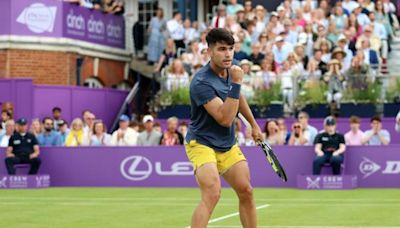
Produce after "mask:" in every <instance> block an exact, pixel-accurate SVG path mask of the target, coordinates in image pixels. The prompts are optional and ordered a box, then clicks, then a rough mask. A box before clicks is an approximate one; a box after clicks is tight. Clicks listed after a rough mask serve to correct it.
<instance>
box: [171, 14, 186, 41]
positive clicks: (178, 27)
mask: <svg viewBox="0 0 400 228" xmlns="http://www.w3.org/2000/svg"><path fill="white" fill-rule="evenodd" d="M167 29H168V32H169V35H170V37H171V38H172V40H173V41H174V42H175V46H176V48H185V42H184V38H185V29H184V28H183V24H182V15H181V14H180V13H179V12H175V13H174V17H173V18H172V19H171V20H169V21H168V22H167Z"/></svg>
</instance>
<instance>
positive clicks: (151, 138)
mask: <svg viewBox="0 0 400 228" xmlns="http://www.w3.org/2000/svg"><path fill="white" fill-rule="evenodd" d="M143 125H144V131H142V132H141V133H140V134H139V136H138V142H137V145H138V146H156V145H159V144H160V140H161V132H158V131H156V130H155V129H154V118H153V116H151V115H145V116H144V117H143Z"/></svg>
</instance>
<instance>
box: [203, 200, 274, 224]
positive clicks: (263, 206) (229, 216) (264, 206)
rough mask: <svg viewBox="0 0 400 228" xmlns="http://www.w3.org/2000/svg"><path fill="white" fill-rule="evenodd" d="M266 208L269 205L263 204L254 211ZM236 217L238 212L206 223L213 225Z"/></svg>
mask: <svg viewBox="0 0 400 228" xmlns="http://www.w3.org/2000/svg"><path fill="white" fill-rule="evenodd" d="M266 207H269V204H264V205H261V206H258V207H256V210H258V209H263V208H266ZM238 215H239V212H235V213H232V214H229V215H225V216H222V217H218V218H215V219H211V220H210V221H208V224H210V223H214V222H218V221H221V220H224V219H227V218H231V217H234V216H238Z"/></svg>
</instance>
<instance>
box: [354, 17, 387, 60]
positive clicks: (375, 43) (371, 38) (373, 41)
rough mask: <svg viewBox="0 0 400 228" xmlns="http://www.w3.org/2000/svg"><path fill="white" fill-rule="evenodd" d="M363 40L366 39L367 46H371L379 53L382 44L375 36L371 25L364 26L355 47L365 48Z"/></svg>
mask: <svg viewBox="0 0 400 228" xmlns="http://www.w3.org/2000/svg"><path fill="white" fill-rule="evenodd" d="M364 41H368V48H371V49H372V50H374V51H375V52H376V53H379V50H380V48H381V45H382V44H381V39H380V38H379V37H378V36H377V34H374V29H373V28H372V26H371V25H368V26H367V27H365V29H364V33H363V34H362V35H361V36H360V37H359V38H358V39H357V42H356V48H357V49H361V50H363V49H365V46H366V45H365V44H363V42H364ZM378 56H379V54H378Z"/></svg>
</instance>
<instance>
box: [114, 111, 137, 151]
mask: <svg viewBox="0 0 400 228" xmlns="http://www.w3.org/2000/svg"><path fill="white" fill-rule="evenodd" d="M138 136H139V133H138V132H137V131H135V130H133V128H130V127H129V117H128V116H127V115H121V116H120V117H119V128H118V130H116V131H114V133H113V134H112V137H111V145H112V146H135V145H136V144H137V139H138Z"/></svg>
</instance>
